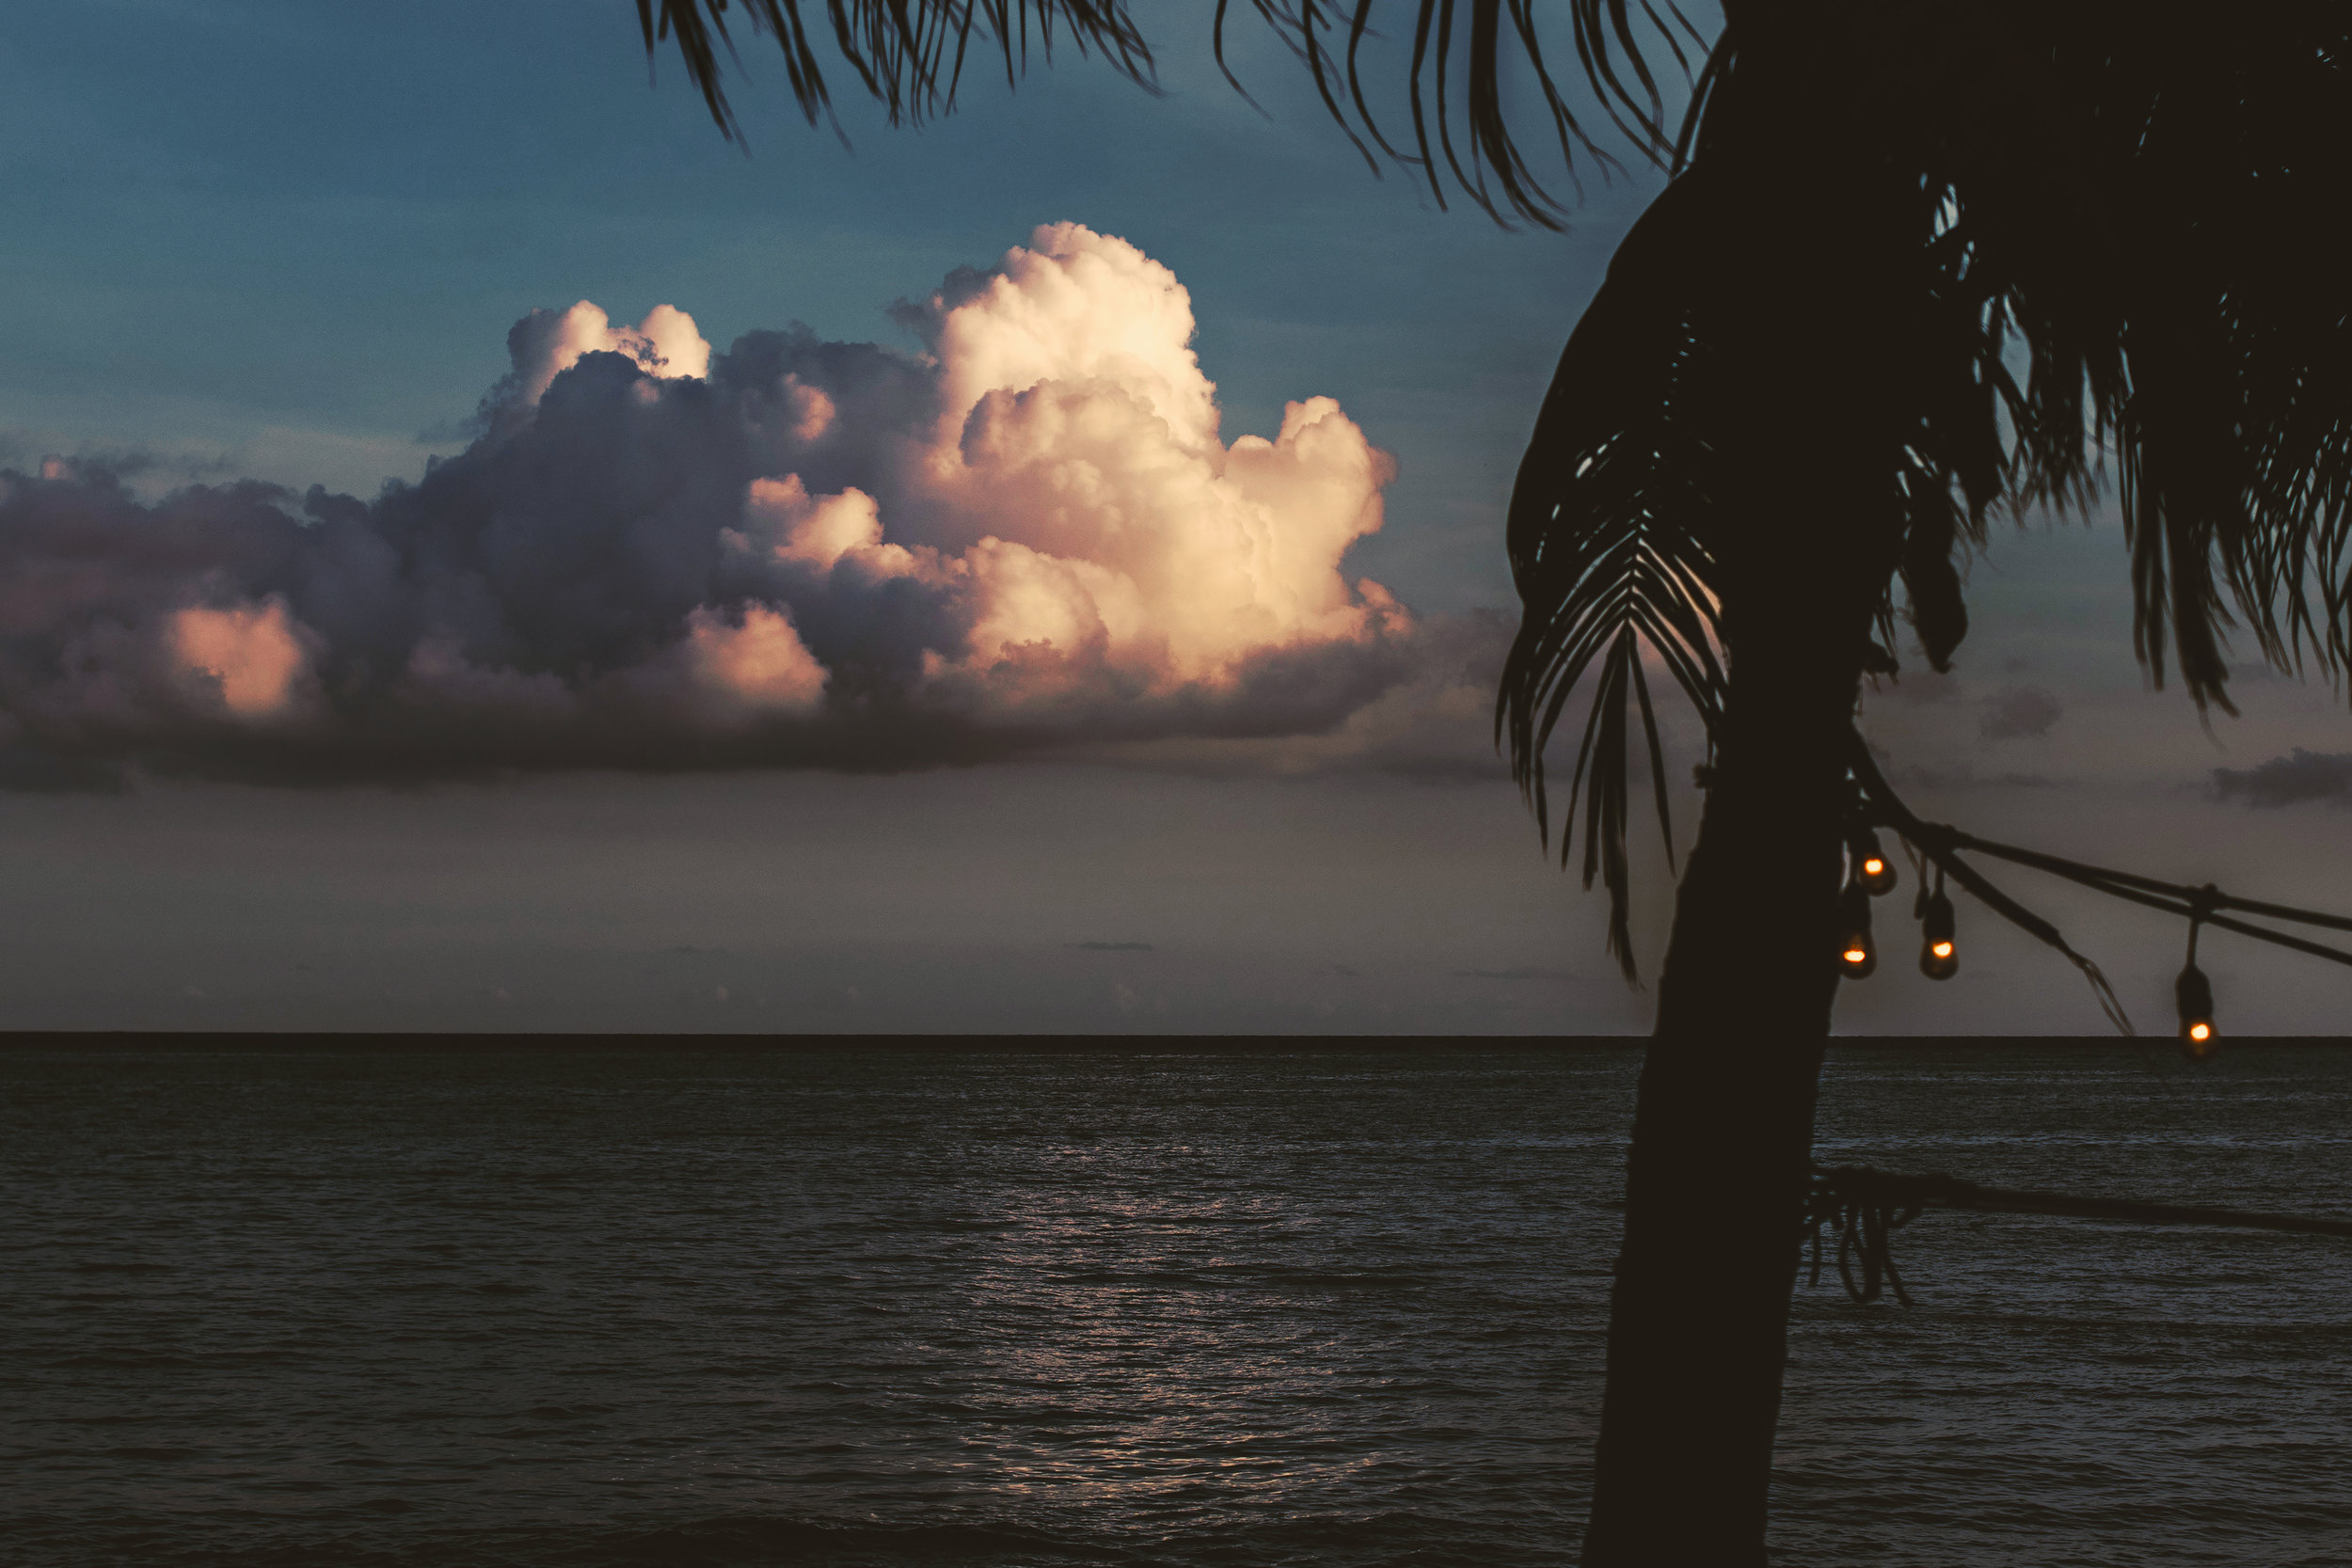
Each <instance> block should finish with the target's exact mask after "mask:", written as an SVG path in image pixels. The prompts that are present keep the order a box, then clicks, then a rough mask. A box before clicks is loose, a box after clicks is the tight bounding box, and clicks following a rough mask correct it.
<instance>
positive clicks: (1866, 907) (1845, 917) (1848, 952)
mask: <svg viewBox="0 0 2352 1568" xmlns="http://www.w3.org/2000/svg"><path fill="white" fill-rule="evenodd" d="M1836 931H1837V946H1836V948H1835V949H1834V951H1835V952H1836V954H1837V961H1838V963H1839V964H1841V965H1842V966H1843V968H1842V969H1841V970H1840V971H1839V973H1841V974H1844V975H1845V976H1846V978H1847V979H1849V980H1860V979H1865V978H1867V976H1868V975H1869V974H1870V972H1871V971H1872V970H1874V969H1876V968H1878V966H1879V958H1878V954H1877V953H1876V952H1875V951H1873V950H1872V948H1871V946H1870V895H1869V893H1868V891H1867V889H1865V888H1864V887H1863V885H1862V883H1861V882H1859V881H1851V882H1848V883H1847V884H1846V891H1845V892H1844V893H1841V894H1839V895H1837V927H1836Z"/></svg>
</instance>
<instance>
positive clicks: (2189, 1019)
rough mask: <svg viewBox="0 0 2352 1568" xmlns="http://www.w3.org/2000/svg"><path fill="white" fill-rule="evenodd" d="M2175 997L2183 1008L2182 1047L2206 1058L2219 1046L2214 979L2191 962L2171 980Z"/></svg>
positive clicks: (2195, 1057)
mask: <svg viewBox="0 0 2352 1568" xmlns="http://www.w3.org/2000/svg"><path fill="white" fill-rule="evenodd" d="M2172 996H2173V999H2174V1000H2175V1001H2176V1002H2178V1003H2179V1004H2180V1009H2181V1049H2182V1050H2183V1051H2185V1052H2186V1053H2188V1054H2189V1056H2190V1057H2192V1058H2193V1059H2195V1060H2197V1061H2203V1060H2204V1059H2205V1058H2206V1057H2207V1056H2210V1055H2212V1054H2213V1053H2214V1052H2215V1051H2216V1050H2217V1049H2218V1048H2219V1047H2218V1046H2217V1042H2216V1041H2215V1039H2214V1023H2213V982H2212V981H2211V980H2208V979H2206V978H2205V972H2204V971H2203V970H2201V969H2200V968H2198V967H2197V966H2196V965H2195V964H2193V963H2192V964H2190V965H2188V966H2187V967H2186V968H2185V969H2183V970H2182V971H2181V977H2180V978H2179V979H2178V980H2175V981H2174V982H2173V983H2172Z"/></svg>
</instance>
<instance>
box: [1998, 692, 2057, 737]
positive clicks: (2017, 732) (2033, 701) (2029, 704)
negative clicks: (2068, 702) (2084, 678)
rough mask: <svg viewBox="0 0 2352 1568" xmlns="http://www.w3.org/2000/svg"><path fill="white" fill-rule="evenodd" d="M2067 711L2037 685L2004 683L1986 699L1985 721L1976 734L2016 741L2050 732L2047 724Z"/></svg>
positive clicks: (2051, 723) (2054, 721) (2053, 722)
mask: <svg viewBox="0 0 2352 1568" xmlns="http://www.w3.org/2000/svg"><path fill="white" fill-rule="evenodd" d="M2065 711H2066V710H2065V709H2064V708H2062V707H2060V706H2059V705H2058V699H2057V698H2056V697H2054V696H2052V695H2051V694H2050V693H2049V692H2047V691H2045V690H2043V689H2042V688H2041V687H2038V686H2006V687H2003V688H2002V689H2000V691H1999V692H1998V693H1996V694H1995V695H1994V696H1992V697H1990V698H1987V699H1986V701H1985V714H1984V721H1983V723H1982V724H1981V725H1979V734H1981V735H1982V736H1984V737H1985V738H1986V739H1987V740H2017V739H2021V738H2025V737H2027V736H2035V737H2038V736H2045V735H2048V734H2049V733H2050V726H2051V725H2053V724H2055V723H2057V722H2058V716H2059V715H2060V714H2062V713H2064V712H2065Z"/></svg>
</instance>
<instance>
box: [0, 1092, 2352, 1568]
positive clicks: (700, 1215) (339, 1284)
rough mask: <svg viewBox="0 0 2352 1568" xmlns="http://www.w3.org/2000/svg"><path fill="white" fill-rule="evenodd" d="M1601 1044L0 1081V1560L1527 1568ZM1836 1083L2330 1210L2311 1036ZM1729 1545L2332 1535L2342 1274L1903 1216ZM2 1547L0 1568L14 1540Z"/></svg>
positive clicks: (1573, 1309) (2350, 1182) (1839, 1136)
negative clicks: (1764, 1525) (1885, 1278)
mask: <svg viewBox="0 0 2352 1568" xmlns="http://www.w3.org/2000/svg"><path fill="white" fill-rule="evenodd" d="M1636 1066H1637V1061H1636V1058H1635V1056H1634V1055H1633V1053H1629V1052H1606V1053H1565V1052H1563V1053H1531V1052H1526V1051H1496V1052H1485V1053H1467V1052H1463V1053H1455V1052H1448V1053H1418V1054H1414V1053H1395V1052H1374V1051H1366V1052H1353V1051H1322V1052H1311V1053H1295V1054H1252V1053H1207V1054H1189V1055H1187V1054H1158V1055H1152V1054H1133V1053H1116V1052H1104V1053H1074V1054H1068V1053H1064V1054H1035V1055H1004V1054H974V1053H874V1052H866V1053H775V1054H751V1053H718V1052H707V1053H675V1052H673V1053H658V1052H641V1053H593V1054H564V1053H512V1054H499V1055H493V1056H463V1055H455V1054H442V1053H433V1054H420V1055H375V1056H368V1055H358V1054H350V1055H290V1054H267V1053H255V1054H233V1053H225V1054H205V1055H196V1054H186V1055H183V1054H162V1055H144V1056H126V1055H97V1054H90V1055H50V1056H41V1055H33V1054H28V1053H20V1054H14V1055H0V1200H4V1201H5V1205H6V1206H5V1209H0V1245H5V1246H6V1248H7V1253H6V1256H5V1262H4V1263H0V1268H4V1269H5V1277H6V1280H7V1284H6V1287H5V1291H6V1293H5V1296H0V1314H4V1315H5V1321H0V1539H4V1540H8V1541H9V1542H11V1543H12V1544H13V1545H12V1549H13V1550H14V1551H16V1552H18V1553H22V1554H24V1560H26V1561H28V1562H58V1563H65V1562H90V1561H101V1560H134V1561H137V1562H140V1563H150V1562H151V1563H166V1564H168V1563H190V1564H193V1563H230V1562H235V1563H240V1564H243V1563H247V1562H254V1561H262V1560H268V1561H275V1562H282V1563H285V1564H288V1565H290V1568H291V1565H294V1564H302V1563H310V1562H319V1563H327V1562H333V1563H339V1564H340V1563H383V1564H395V1563H402V1564H405V1563H415V1564H424V1563H432V1564H436V1565H442V1564H457V1563H465V1562H473V1561H482V1562H501V1563H516V1564H555V1563H607V1562H612V1563H618V1562H636V1561H664V1562H668V1561H679V1562H709V1563H737V1562H754V1561H806V1562H812V1563H836V1564H844V1565H846V1564H851V1563H873V1564H877V1565H881V1564H893V1565H895V1564H900V1563H909V1562H916V1561H920V1562H926V1563H972V1564H991V1565H1004V1568H1010V1565H1012V1564H1029V1563H1044V1562H1056V1563H1071V1564H1088V1563H1105V1564H1109V1563H1120V1564H1146V1563H1148V1564H1166V1565H1169V1568H1189V1565H1193V1564H1201V1565H1207V1564H1231V1565H1234V1568H1256V1565H1262V1564H1263V1565H1268V1568H1271V1565H1275V1564H1285V1563H1309V1562H1311V1563H1315V1564H1331V1565H1340V1568H1345V1565H1350V1564H1366V1565H1370V1564H1384V1565H1386V1564H1393V1565H1398V1568H1403V1565H1407V1564H1414V1565H1420V1564H1428V1565H1436V1564H1451V1563H1462V1564H1470V1563H1494V1562H1509V1563H1514V1564H1533V1565H1542V1564H1563V1563H1566V1562H1568V1561H1570V1560H1573V1545H1574V1537H1575V1533H1576V1529H1577V1526H1578V1522H1579V1521H1580V1519H1581V1511H1582V1506H1583V1488H1584V1486H1585V1472H1584V1468H1583V1467H1584V1465H1586V1464H1587V1463H1588V1457H1589V1447H1590V1440H1591V1420H1592V1416H1593V1413H1594V1411H1595V1409H1596V1408H1597V1395H1598V1375H1599V1360H1600V1350H1601V1328H1602V1307H1601V1304H1602V1301H1603V1296H1604V1292H1605V1291H1606V1287H1607V1264H1608V1259H1609V1255H1610V1251H1611V1247H1612V1244H1613V1235H1614V1230H1615V1227H1616V1223H1617V1217H1616V1214H1615V1213H1614V1212H1613V1210H1612V1209H1611V1207H1610V1206H1609V1205H1610V1201H1611V1200H1612V1199H1613V1198H1614V1196H1615V1189H1616V1185H1617V1178H1616V1174H1615V1172H1616V1169H1617V1165H1618V1162H1619V1159H1620V1158H1621V1148H1620V1140H1621V1138H1622V1136H1623V1129H1624V1125H1625V1121H1626V1118H1627V1117H1628V1115H1629V1110H1630V1101H1631V1089H1632V1081H1633V1074H1634V1071H1635V1069H1636ZM2179 1085H2180V1086H2179V1092H2177V1093H2174V1094H2170V1095H2167V1094H2165V1093H2163V1092H2162V1091H2161V1090H2160V1089H2159V1088H2158V1087H2157V1085H2154V1084H2153V1082H2152V1081H2150V1080H2149V1079H2148V1078H2147V1077H2146V1076H2145V1075H2144V1073H2143V1072H2142V1071H2141V1070H2140V1069H2139V1068H2138V1066H2137V1062H2136V1061H2135V1060H2134V1058H2132V1057H2131V1056H2130V1054H2129V1053H2120V1052H2110V1051H2100V1052H2095V1053H2073V1054H2065V1055H2061V1054H2055V1053H2049V1052H2046V1051H2044V1052H2003V1053H1993V1054H1984V1053H1965V1054H1963V1053H1948V1054H1935V1055H1922V1054H1905V1055H1900V1056H1896V1055H1891V1054H1884V1053H1860V1052H1848V1053H1838V1055H1837V1056H1836V1059H1835V1060H1834V1062H1833V1065H1832V1069H1831V1073H1830V1077H1829V1080H1828V1085H1827V1089H1826V1091H1825V1097H1824V1109H1823V1117H1822V1132H1823V1146H1824V1157H1825V1158H1829V1159H1833V1160H1839V1161H1844V1160H1861V1159H1868V1160H1872V1161H1875V1162H1878V1163H1883V1164H1891V1165H1895V1166H1899V1167H1900V1168H1906V1169H1948V1170H1950V1171H1952V1172H1953V1173H1955V1174H1958V1175H1963V1176H1967V1177H1971V1178H1973V1179H1976V1180H1983V1181H1988V1182H1995V1183H2003V1184H2010V1185H2027V1186H2052V1187H2061V1188H2067V1187H2071V1188H2074V1189H2076V1190H2082V1191H2102V1192H2117V1193H2130V1194H2134V1195H2139V1196H2168V1197H2176V1198H2179V1199H2181V1200H2184V1201H2207V1202H2220V1203H2230V1204H2235V1205H2238V1206H2242V1207H2255V1208H2280V1209H2286V1208H2295V1209H2306V1210H2328V1211H2332V1212H2339V1213H2352V1160H2347V1158H2346V1150H2345V1148H2344V1145H2345V1143H2346V1142H2347V1139H2348V1138H2352V1115H2347V1113H2352V1054H2346V1053H2334V1052H2319V1051H2309V1052H2268V1053H2263V1052H2256V1053H2240V1054H2239V1055H2237V1056H2234V1057H2225V1058H2224V1059H2223V1061H2222V1062H2221V1063H2220V1064H2218V1065H2217V1067H2216V1068H2215V1069H2210V1070H2206V1071H2203V1072H2201V1073H2199V1074H2197V1075H2195V1076H2194V1077H2193V1078H2184V1079H2182V1080H2180V1081H2179ZM1898 1257H1899V1261H1900V1262H1901V1263H1902V1265H1903V1266H1904V1269H1905V1274H1906V1277H1907V1278H1908V1279H1909V1280H1910V1281H1911V1282H1912V1284H1913V1288H1914V1293H1915V1297H1916V1298H1917V1300H1918V1303H1919V1305H1918V1307H1915V1309H1913V1310H1912V1311H1910V1312H1908V1313H1906V1312H1902V1311H1899V1310H1898V1309H1894V1308H1875V1307H1874V1308H1869V1309H1859V1308H1855V1307H1851V1306H1849V1305H1847V1304H1846V1303H1845V1302H1844V1299H1843V1297H1842V1295H1841V1294H1839V1293H1838V1292H1836V1291H1835V1290H1834V1289H1833V1288H1831V1287H1827V1286H1825V1287H1824V1288H1822V1289H1820V1290H1818V1291H1801V1292H1800V1298H1799V1304H1798V1309H1797V1316H1796V1323H1795V1333H1794V1344H1793V1360H1792V1367H1791V1371H1790V1378H1789V1396H1788V1416H1787V1420H1786V1422H1785V1437H1784V1442H1783V1446H1782V1464H1781V1477H1780V1484H1779V1486H1778V1488H1777V1493H1776V1506H1777V1508H1778V1510H1779V1513H1778V1522H1777V1523H1776V1526H1775V1530H1774V1544H1775V1547H1776V1556H1778V1557H1780V1558H1782V1559H1783V1560H1788V1561H1790V1562H1804V1563H1809V1564H1843V1563H1863V1562H1869V1563H1890V1562H1918V1563H1947V1562H1971V1563H1973V1562H1991V1561H2010V1560H2015V1561H2034V1562H2060V1561H2074V1562H2094V1563H2095V1562H2115V1563H2125V1562H2133V1563H2152V1562H2195V1561H2234V1562H2245V1561H2270V1562H2290V1561H2312V1562H2318V1561H2328V1560H2352V1501H2347V1497H2346V1488H2344V1485H2343V1477H2344V1474H2346V1473H2347V1463H2348V1462H2352V1388H2348V1386H2347V1374H2348V1373H2352V1289H2347V1287H2352V1248H2346V1247H2343V1246H2341V1245H2338V1244H2331V1243H2327V1242H2322V1241H2315V1240H2312V1239H2306V1238H2295V1237H2284V1236H2275V1235H2270V1234H2266V1233H2257V1232H2246V1233H2211V1232H2168V1231H2147V1230H2136V1229H2132V1228H2129V1227H2108V1226H2098V1225H2088V1224H2084V1223H2082V1222H2064V1221H2038V1220H2030V1219H2011V1218H2007V1217H2003V1218H1969V1217H1961V1216H1951V1215H1941V1216H1930V1217H1929V1218H1927V1219H1924V1220H1922V1221H1920V1222H1919V1223H1918V1224H1917V1225H1916V1226H1915V1227H1914V1228H1913V1230H1912V1231H1911V1232H1907V1233H1906V1235H1905V1237H1904V1238H1903V1244H1902V1245H1901V1246H1900V1248H1899V1253H1898ZM5 1555H6V1554H5V1553H0V1556H5Z"/></svg>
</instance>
